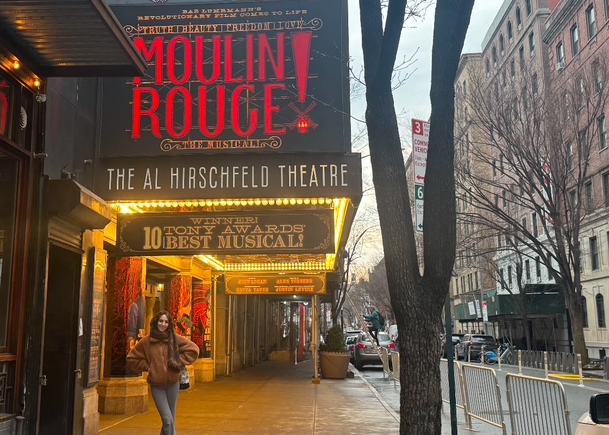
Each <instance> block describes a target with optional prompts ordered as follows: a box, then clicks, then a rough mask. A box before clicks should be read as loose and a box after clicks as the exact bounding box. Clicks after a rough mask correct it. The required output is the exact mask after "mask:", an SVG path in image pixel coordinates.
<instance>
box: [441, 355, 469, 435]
mask: <svg viewBox="0 0 609 435" xmlns="http://www.w3.org/2000/svg"><path fill="white" fill-rule="evenodd" d="M453 367H454V372H455V400H456V406H457V408H461V409H462V410H463V412H464V413H465V421H466V422H467V427H468V428H469V429H471V428H472V425H471V418H469V415H468V414H467V408H466V406H465V394H464V391H463V374H462V373H461V364H459V363H458V362H457V361H453ZM440 386H441V388H442V402H444V403H448V404H450V386H449V384H448V360H447V359H444V358H442V359H441V360H440Z"/></svg>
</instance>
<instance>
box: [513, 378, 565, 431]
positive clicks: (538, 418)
mask: <svg viewBox="0 0 609 435" xmlns="http://www.w3.org/2000/svg"><path fill="white" fill-rule="evenodd" d="M505 382H506V386H507V402H508V407H509V411H510V422H511V426H512V435H531V434H535V435H571V426H570V424H569V410H568V408H567V397H566V396H565V390H564V388H563V386H562V384H561V383H560V382H557V381H552V380H549V379H539V378H533V377H530V376H524V375H517V374H511V373H509V374H508V375H507V377H506V381H505Z"/></svg>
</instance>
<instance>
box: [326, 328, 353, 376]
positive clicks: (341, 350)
mask: <svg viewBox="0 0 609 435" xmlns="http://www.w3.org/2000/svg"><path fill="white" fill-rule="evenodd" d="M349 360H350V355H349V352H347V345H346V343H345V334H344V333H343V330H342V328H341V327H340V326H338V325H334V326H332V327H331V328H330V329H329V330H328V338H327V340H326V342H325V343H324V344H322V345H321V346H320V353H319V366H320V368H321V376H322V377H323V378H325V379H345V378H346V377H347V370H348V369H349Z"/></svg>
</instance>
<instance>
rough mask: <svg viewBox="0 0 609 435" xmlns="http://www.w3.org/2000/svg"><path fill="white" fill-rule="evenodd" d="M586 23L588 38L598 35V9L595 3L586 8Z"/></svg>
mask: <svg viewBox="0 0 609 435" xmlns="http://www.w3.org/2000/svg"><path fill="white" fill-rule="evenodd" d="M586 24H587V25H588V39H592V38H593V37H594V35H596V11H595V10H594V5H590V7H589V8H588V9H586Z"/></svg>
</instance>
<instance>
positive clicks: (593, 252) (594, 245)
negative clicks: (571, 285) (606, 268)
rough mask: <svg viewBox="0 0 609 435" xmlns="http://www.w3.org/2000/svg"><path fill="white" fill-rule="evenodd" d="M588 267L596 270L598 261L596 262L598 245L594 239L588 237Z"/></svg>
mask: <svg viewBox="0 0 609 435" xmlns="http://www.w3.org/2000/svg"><path fill="white" fill-rule="evenodd" d="M590 266H591V267H592V270H598V268H599V261H598V243H597V241H596V236H595V237H590Z"/></svg>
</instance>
